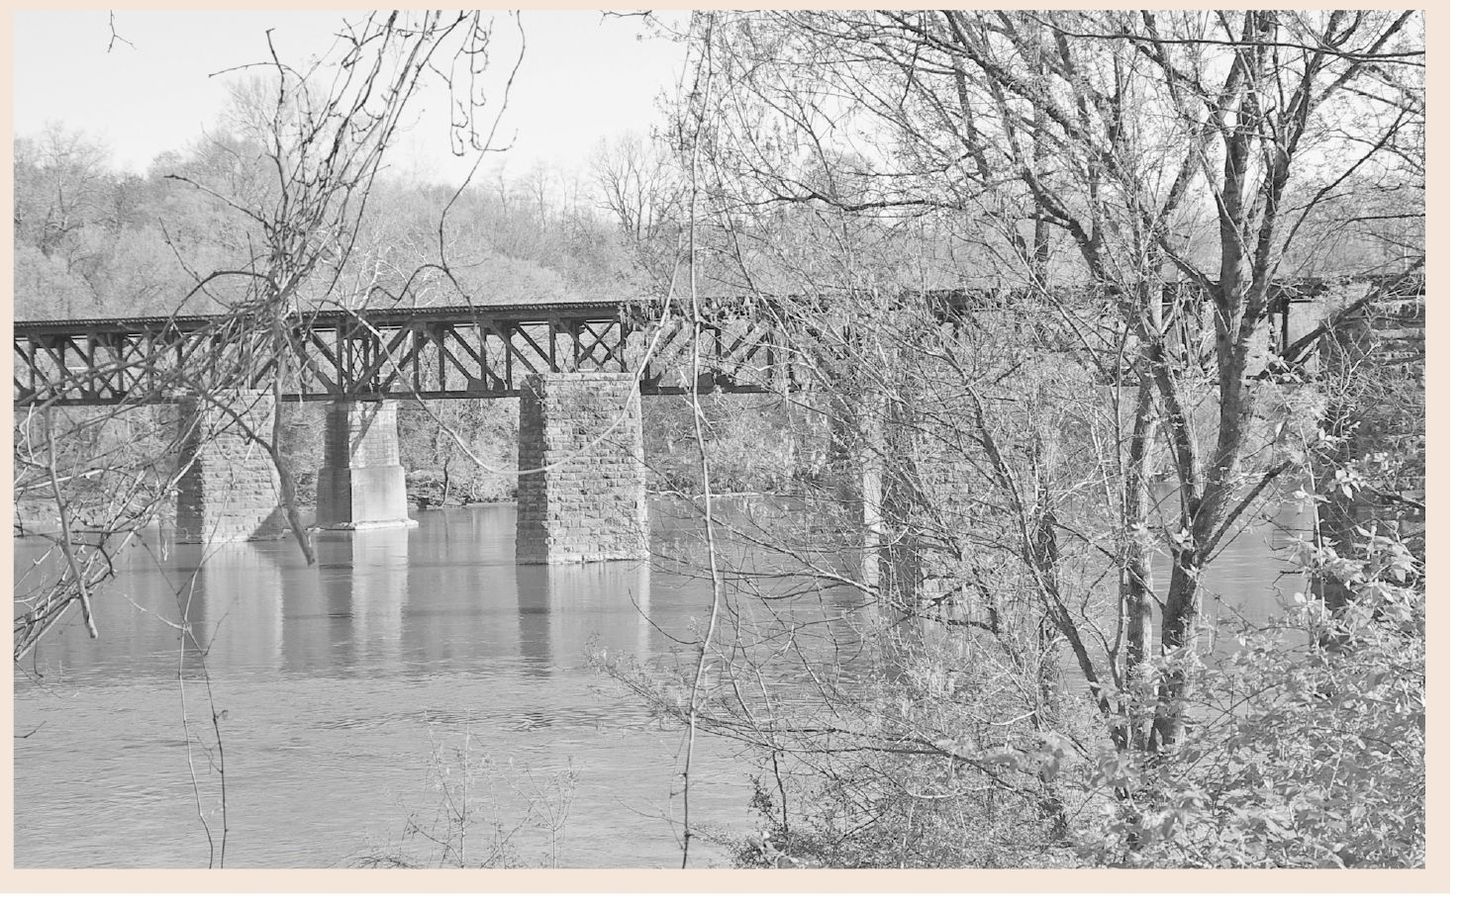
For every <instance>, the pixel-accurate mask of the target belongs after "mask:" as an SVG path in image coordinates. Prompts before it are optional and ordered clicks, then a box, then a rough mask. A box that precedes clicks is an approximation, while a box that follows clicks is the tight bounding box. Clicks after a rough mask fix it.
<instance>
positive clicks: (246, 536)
mask: <svg viewBox="0 0 1463 903" xmlns="http://www.w3.org/2000/svg"><path fill="white" fill-rule="evenodd" d="M273 418H274V400H273V398H272V397H271V396H269V395H264V394H258V393H246V392H240V393H235V394H233V395H231V396H229V397H227V398H215V399H213V400H211V401H205V400H203V399H197V398H188V399H183V400H182V401H180V402H179V403H178V429H179V430H180V438H179V456H178V466H179V467H181V468H183V472H182V474H181V476H180V477H179V479H178V499H177V509H176V515H175V520H174V539H175V541H176V542H180V543H214V542H240V541H246V540H268V539H278V538H279V537H281V536H283V535H284V533H285V530H286V527H287V525H286V521H285V516H284V509H283V508H282V507H281V505H280V494H279V475H278V473H277V472H276V471H275V468H274V462H272V461H271V460H270V458H269V455H268V453H266V452H265V450H264V447H263V446H262V445H260V444H259V443H258V441H257V440H256V438H254V437H256V436H263V437H268V436H269V435H270V432H271V428H272V425H273ZM251 433H252V434H253V435H252V436H251Z"/></svg>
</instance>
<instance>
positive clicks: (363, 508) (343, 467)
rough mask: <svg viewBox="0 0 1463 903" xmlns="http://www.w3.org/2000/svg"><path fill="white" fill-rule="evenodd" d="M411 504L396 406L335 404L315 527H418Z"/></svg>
mask: <svg viewBox="0 0 1463 903" xmlns="http://www.w3.org/2000/svg"><path fill="white" fill-rule="evenodd" d="M406 504H407V503H406V470H405V469H404V468H402V466H401V448H400V444H399V442H398V440H397V436H396V402H394V401H334V402H331V403H330V408H329V410H328V411H326V414H325V463H324V465H323V466H322V467H321V468H320V475H319V478H318V480H317V481H316V491H315V506H316V507H315V526H316V527H317V528H319V529H322V530H363V529H368V528H371V527H400V526H412V525H414V524H415V523H416V522H415V521H413V520H412V519H411V518H410V517H408V516H407V506H406Z"/></svg>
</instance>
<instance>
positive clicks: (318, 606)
mask: <svg viewBox="0 0 1463 903" xmlns="http://www.w3.org/2000/svg"><path fill="white" fill-rule="evenodd" d="M653 511H655V512H656V514H655V517H654V519H653V524H652V532H653V534H654V535H655V537H656V539H657V541H658V542H659V543H661V544H662V545H664V544H666V543H672V542H674V541H676V538H677V537H680V536H683V535H684V526H685V525H684V524H683V523H681V522H679V521H678V520H677V519H676V518H674V517H671V516H670V515H668V514H666V513H665V512H664V511H663V510H661V509H660V507H659V506H654V505H653ZM417 518H418V520H419V524H420V525H419V526H418V527H416V528H412V529H405V528H389V529H379V530H371V531H361V532H357V533H333V534H320V535H319V536H318V537H317V546H316V547H317V550H318V555H319V559H320V561H319V565H318V566H317V567H309V566H307V565H306V564H305V563H304V561H303V558H302V556H301V554H300V552H299V550H298V548H296V547H295V546H294V545H293V544H292V543H291V542H289V541H280V542H257V543H238V544H231V545H225V546H217V547H211V548H205V547H201V546H188V545H178V546H172V545H169V544H168V543H167V542H166V538H165V537H163V536H161V535H158V534H157V533H150V534H148V536H147V539H148V541H147V542H146V543H139V544H137V545H136V546H134V547H133V548H131V549H129V551H128V553H127V554H125V555H124V556H122V558H121V561H120V574H119V576H118V578H117V579H116V580H115V581H114V582H113V583H112V584H111V585H110V586H109V587H108V589H107V590H106V592H105V595H104V597H102V598H100V599H98V600H97V604H96V605H95V609H96V621H97V627H98V630H99V631H100V634H101V636H100V638H99V639H97V640H92V639H89V638H88V637H87V636H86V633H85V631H84V630H83V629H82V628H81V625H80V624H78V623H72V624H69V625H66V626H65V627H63V628H62V629H60V630H58V631H57V632H56V633H54V634H53V635H52V637H50V638H47V639H46V640H44V641H43V642H42V644H41V646H40V648H39V650H38V652H37V655H36V656H35V658H34V660H32V659H29V658H28V659H27V660H26V664H25V667H24V668H17V669H16V671H15V732H16V734H17V739H16V741H15V775H16V778H15V864H16V866H17V867H21V868H30V867H61V868H76V867H126V866H143V867H203V866H206V865H208V862H209V855H210V841H209V834H210V833H211V835H212V841H213V848H214V851H215V852H217V847H218V845H219V842H220V840H221V835H222V815H223V814H224V813H226V814H227V820H228V834H227V850H226V858H225V862H226V864H227V865H229V866H233V867H270V868H289V867H310V868H330V867H349V866H360V865H366V864H371V863H373V862H374V863H377V864H381V863H399V862H403V861H410V862H415V863H418V864H423V865H426V864H435V863H437V862H438V861H440V858H441V856H442V854H443V853H444V851H455V850H456V849H457V848H458V846H459V844H458V841H456V840H446V839H445V838H444V835H443V832H444V830H446V829H448V828H450V827H451V819H448V818H447V817H446V812H447V807H446V806H445V805H444V799H445V798H447V797H450V798H451V800H453V801H454V802H458V801H461V800H463V799H467V800H469V801H470V802H471V805H472V807H473V808H472V814H471V817H470V819H468V821H467V822H466V824H468V825H469V826H470V829H471V830H470V832H469V833H468V835H467V837H466V842H465V843H464V844H461V846H463V847H464V848H465V851H466V853H467V858H468V859H469V862H470V864H478V863H480V862H483V861H485V860H486V861H488V862H489V863H490V864H520V865H527V866H541V865H553V866H558V867H641V868H658V867H677V866H679V865H680V861H681V854H680V848H679V844H678V838H679V835H680V832H681V826H680V819H681V797H680V783H681V778H680V771H681V768H682V762H683V759H684V755H685V747H684V742H685V733H684V731H683V730H681V729H678V728H676V727H675V726H674V725H671V724H666V723H662V722H660V721H659V720H657V718H656V717H655V716H653V715H652V714H651V712H650V711H649V710H648V708H647V706H646V705H644V704H643V703H642V702H641V701H640V700H639V699H638V698H636V697H634V696H633V695H631V694H630V693H628V692H627V691H626V690H624V689H623V687H622V686H621V685H620V684H619V683H618V682H617V681H616V680H614V679H613V678H611V677H609V676H607V675H606V674H605V673H604V671H603V669H602V668H600V667H597V666H596V664H595V661H594V656H596V655H598V654H600V653H604V654H608V655H609V656H610V657H611V658H617V659H620V660H622V661H626V662H632V663H641V664H647V665H650V666H652V667H654V666H658V665H668V664H671V663H672V660H673V659H675V658H676V657H680V659H681V661H682V662H684V661H686V658H687V656H688V655H689V654H690V652H689V649H690V647H689V646H688V645H687V644H686V643H685V640H686V639H688V638H694V637H695V636H697V635H698V632H699V630H700V629H701V625H703V624H704V623H705V619H706V616H707V614H708V612H709V605H710V592H709V588H708V585H707V584H706V583H705V582H704V581H701V580H698V579H695V578H690V577H685V576H679V575H677V574H674V573H669V572H668V571H667V569H665V568H663V567H660V566H656V565H650V564H641V563H608V564H598V565H582V566H532V567H518V566H515V564H514V562H513V537H514V509H513V507H512V506H511V505H486V506H478V507H471V508H463V509H450V510H445V511H429V512H420V513H419V514H418V515H417ZM1270 544H1273V539H1271V538H1270V537H1268V536H1267V537H1264V538H1262V537H1259V536H1248V535H1247V536H1243V537H1241V539H1240V540H1239V542H1238V543H1237V544H1236V548H1234V549H1231V550H1230V552H1229V553H1228V554H1227V555H1226V556H1225V558H1224V559H1223V560H1222V561H1221V563H1220V568H1219V570H1218V572H1217V573H1216V574H1215V586H1216V587H1217V589H1216V591H1215V592H1214V593H1213V594H1212V595H1213V597H1214V598H1217V599H1219V600H1220V601H1222V600H1223V598H1224V597H1225V595H1226V594H1228V595H1230V596H1231V597H1233V598H1243V599H1260V600H1262V606H1261V607H1266V606H1268V604H1269V602H1264V601H1263V600H1273V598H1274V596H1275V593H1276V592H1277V591H1285V592H1289V591H1292V589H1293V588H1292V587H1290V586H1288V585H1286V582H1285V581H1282V582H1281V585H1280V586H1279V587H1278V588H1277V586H1276V581H1275V574H1276V573H1277V572H1278V566H1277V562H1275V561H1274V560H1273V558H1271V559H1269V560H1266V559H1267V558H1269V556H1270V552H1269V545H1270ZM43 549H44V545H43V544H42V543H40V542H39V541H36V540H28V539H20V540H16V542H15V559H16V567H17V572H18V573H21V572H23V569H24V567H25V566H26V564H28V562H29V561H30V560H31V559H32V558H34V557H35V556H36V555H37V554H39V553H40V552H41V551H42V550H43ZM785 604H786V605H787V606H788V610H789V611H790V612H792V613H793V614H794V615H796V616H798V617H800V618H802V619H805V620H818V621H820V622H822V623H825V624H826V623H830V622H831V623H834V624H835V626H836V627H837V625H839V624H841V623H842V622H847V623H846V625H844V626H843V627H840V628H838V629H836V630H835V638H836V634H837V633H838V632H839V630H842V632H844V633H846V634H847V635H849V636H854V635H855V634H856V633H857V626H858V625H857V623H856V622H857V621H858V619H859V618H860V617H862V615H863V613H864V612H865V609H864V608H863V606H861V605H860V604H859V603H858V602H857V601H856V600H853V599H850V598H848V597H847V596H839V595H837V594H831V595H830V594H820V595H817V596H813V595H808V596H805V597H802V598H792V599H789V600H788V601H787V602H786V603H785ZM184 608H186V612H183V611H182V609H184ZM1249 613H1250V614H1252V615H1254V614H1257V611H1255V610H1251V611H1250V612H1249ZM184 620H186V621H187V623H188V625H189V629H190V630H191V631H192V636H193V639H194V641H195V642H197V643H198V644H199V645H201V646H204V647H206V648H207V649H208V650H209V651H208V655H207V656H206V659H200V657H199V656H197V655H181V656H180V637H181V631H180V629H179V627H178V626H175V625H177V624H179V623H180V622H182V621H184ZM829 654H830V657H836V655H837V650H836V649H833V650H832V651H831V652H830V653H829ZM200 660H203V661H206V664H207V675H208V681H207V683H206V684H205V682H204V680H203V671H202V669H201V667H200ZM209 691H211V693H212V697H213V707H212V709H210V705H209V700H208V695H207V694H208V692H209ZM214 710H216V711H218V712H219V714H220V717H219V720H218V721H217V725H218V733H219V736H220V737H221V738H222V751H223V756H224V760H223V761H224V772H225V775H226V781H225V782H224V784H223V789H224V792H225V793H226V794H227V804H226V806H224V805H222V804H221V800H220V795H219V781H218V777H217V774H216V773H215V772H212V771H211V766H212V764H213V763H212V759H211V757H212V756H214V755H216V754H217V753H216V747H217V745H218V744H217V742H216V739H215V737H214V728H213V722H212V720H211V711H214ZM185 712H186V718H185ZM23 735H28V736H23ZM185 737H191V738H193V739H194V742H192V743H189V742H185ZM190 753H191V775H192V777H190ZM696 758H697V767H696V769H695V771H694V775H695V782H694V785H693V790H692V804H693V805H692V820H693V822H694V823H695V824H696V825H697V826H698V828H699V829H701V830H704V832H705V833H706V835H707V836H713V835H715V836H722V837H731V838H735V837H738V836H744V835H745V834H746V833H747V832H749V831H751V830H753V829H754V827H755V823H754V819H753V817H752V815H751V814H750V812H749V811H748V801H749V798H750V795H751V791H750V787H751V785H750V776H751V774H752V773H753V772H754V771H756V763H755V762H753V761H751V760H749V759H743V758H739V750H738V749H737V748H736V747H734V746H733V745H731V744H730V743H728V742H726V741H722V740H719V739H717V738H714V737H709V736H705V735H703V736H701V737H700V738H698V741H697V747H696ZM464 762H466V763H468V765H467V767H464ZM571 785H572V790H571V791H569V792H566V788H568V787H570V786H571ZM444 786H445V787H446V794H447V797H444V790H443V787H444ZM195 787H196V788H197V790H196V792H195ZM464 788H466V790H465V792H464ZM200 810H201V813H202V817H200ZM204 822H207V823H208V830H207V832H206V831H205V827H204ZM411 825H416V826H418V827H419V828H421V829H422V831H419V832H412V831H409V830H408V827H409V826H411ZM510 833H511V836H507V837H506V840H505V835H509V834H510ZM427 834H432V835H433V836H437V837H438V838H439V839H442V841H443V842H441V843H436V842H433V841H431V840H429V839H428V838H427V836H426V835H427ZM498 841H504V842H502V843H497V842H498ZM495 844H497V845H496V846H495ZM495 850H496V852H495ZM449 861H451V857H450V856H449ZM729 862H730V854H729V852H728V849H727V847H726V846H725V845H723V844H717V843H715V842H712V841H709V840H698V841H697V842H696V843H694V844H693V846H692V855H691V864H692V865H693V866H722V865H727V864H729Z"/></svg>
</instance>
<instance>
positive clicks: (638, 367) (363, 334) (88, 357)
mask: <svg viewBox="0 0 1463 903" xmlns="http://www.w3.org/2000/svg"><path fill="white" fill-rule="evenodd" d="M1341 283H1344V284H1346V285H1352V286H1353V287H1355V288H1361V289H1362V290H1363V291H1366V290H1367V289H1368V288H1370V289H1374V290H1376V291H1378V292H1381V293H1382V294H1385V295H1387V296H1388V297H1413V298H1420V297H1421V294H1422V291H1423V284H1422V277H1421V274H1417V275H1415V276H1400V277H1375V278H1371V279H1358V280H1320V279H1306V280H1295V281H1291V282H1289V283H1286V284H1283V285H1277V286H1276V288H1275V290H1274V291H1273V293H1272V297H1271V302H1270V311H1269V315H1270V319H1271V324H1272V336H1273V339H1274V341H1275V342H1276V343H1277V349H1284V348H1287V347H1289V346H1290V343H1291V342H1292V340H1293V339H1295V338H1297V336H1293V335H1292V324H1291V307H1292V305H1293V304H1296V303H1307V302H1310V301H1313V300H1315V299H1316V298H1318V297H1320V296H1322V295H1324V294H1325V293H1327V292H1328V291H1331V290H1333V289H1335V288H1336V287H1337V286H1338V284H1341ZM1023 297H1024V296H1022V295H1019V294H1016V293H1011V292H998V291H994V290H992V291H937V292H921V293H917V294H912V295H910V296H907V297H901V298H897V299H884V301H883V302H881V303H891V304H892V306H893V308H895V309H898V310H902V311H905V312H907V313H911V314H914V315H916V316H915V318H914V319H915V321H916V323H917V324H923V325H921V326H919V328H922V329H946V328H949V329H955V330H960V329H963V328H965V326H964V324H967V323H971V322H974V321H976V320H978V319H979V317H982V316H987V315H993V314H997V313H998V312H999V311H1000V310H1002V309H1003V308H1006V307H1009V306H1014V305H1018V304H1021V303H1023V300H1022V299H1023ZM1027 300H1029V299H1027ZM1165 300H1166V303H1182V302H1181V301H1180V299H1179V297H1178V295H1175V297H1174V298H1172V299H1169V298H1167V296H1166V298H1165ZM778 303H779V302H774V301H770V300H760V301H756V300H751V299H706V300H704V301H703V302H702V303H701V304H700V305H698V309H699V321H697V322H699V327H700V328H699V329H698V328H697V323H696V322H693V319H692V317H691V311H690V310H688V309H686V307H687V306H686V305H685V304H684V303H681V302H677V304H676V305H672V307H671V308H670V309H668V310H667V309H666V308H665V307H664V306H663V305H660V304H656V303H652V302H636V301H625V302H605V303H586V304H562V303H551V304H526V305H511V306H473V307H431V308H393V309H381V310H376V309H372V310H363V311H348V310H340V309H336V310H331V309H323V310H318V311H313V312H310V313H308V314H295V315H291V316H287V317H279V316H277V315H275V314H274V313H273V312H271V311H263V312H260V313H258V314H257V315H255V316H250V315H249V314H248V313H247V312H246V313H239V314H232V315H216V316H178V317H139V318H129V319H110V320H107V319H97V320H69V321H59V320H57V321H23V322H16V323H15V364H14V369H15V377H14V378H15V401H14V403H15V404H16V405H19V406H30V405H40V404H58V405H115V404H152V403H158V402H166V401H171V400H174V399H176V398H177V397H180V396H183V395H187V394H190V393H193V392H197V391H200V390H202V391H209V390H218V389H221V388H233V389H260V390H263V389H265V388H271V387H273V386H274V385H275V382H276V381H278V385H279V388H280V395H281V397H282V398H283V399H284V400H288V401H323V400H334V399H348V398H355V399H360V398H395V399H411V398H421V399H434V398H505V397H510V396H515V395H517V394H518V393H519V389H520V387H521V386H522V383H523V379H524V377H526V376H530V375H533V374H538V373H572V372H582V371H597V372H605V371H610V372H622V373H623V372H638V373H639V375H640V389H641V392H642V393H643V394H650V395H668V394H684V393H687V392H691V391H695V392H698V393H704V392H710V391H722V392H732V393H737V392H782V391H787V390H789V389H791V388H794V387H796V386H798V385H800V384H806V383H807V382H809V381H810V380H811V373H810V370H811V369H812V368H814V367H816V366H819V364H818V362H816V361H813V360H810V359H808V357H807V355H808V353H809V352H808V348H809V347H810V346H819V345H821V346H823V347H822V348H821V349H820V350H819V351H818V352H816V353H817V354H819V355H822V356H823V357H825V358H827V359H828V360H832V359H836V358H837V356H838V355H839V353H840V346H845V345H848V344H850V343H853V342H856V341H857V333H858V331H859V329H860V323H859V321H858V320H857V319H850V318H849V316H848V315H847V312H846V311H845V315H844V319H843V321H842V323H841V324H834V323H826V324H825V323H823V322H821V321H820V319H819V314H818V311H819V310H820V309H825V308H820V306H819V304H820V302H819V301H818V300H817V299H806V298H804V299H791V300H790V301H789V300H786V299H785V300H784V301H782V302H781V303H782V304H783V306H782V307H779V306H778ZM1087 303H1090V304H1097V305H1099V306H1100V305H1101V301H1100V300H1094V299H1091V298H1089V300H1088V302H1087ZM794 310H795V311H797V312H798V316H797V317H796V318H795V319H796V320H797V321H798V322H797V324H796V325H790V324H789V322H788V320H789V318H788V317H786V316H785V314H786V313H788V312H790V311H794ZM793 329H796V330H797V331H798V333H799V335H798V336H797V337H796V341H793V340H792V338H793V337H792V336H791V335H790V332H791V330H793ZM824 363H826V361H824Z"/></svg>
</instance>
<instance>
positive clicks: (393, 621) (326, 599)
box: [312, 526, 411, 670]
mask: <svg viewBox="0 0 1463 903" xmlns="http://www.w3.org/2000/svg"><path fill="white" fill-rule="evenodd" d="M410 532H411V531H410V528H409V527H404V526H401V527H379V528H376V529H373V530H362V531H359V532H333V531H330V532H322V533H319V534H317V535H316V537H315V555H316V559H317V563H316V574H317V578H318V581H319V598H320V606H321V609H322V611H323V614H324V628H325V629H324V630H323V631H322V632H321V633H320V635H319V638H318V639H319V640H320V641H321V642H323V643H325V644H327V645H326V648H325V649H323V650H321V651H323V652H324V653H325V654H324V656H323V658H326V659H328V660H329V661H330V663H331V665H332V667H336V668H345V669H350V670H354V669H355V668H356V667H357V666H365V667H367V668H383V667H394V666H396V665H399V664H400V662H401V632H402V631H401V624H402V612H403V610H404V608H405V605H406V600H407V592H408V579H407V574H408V562H409V560H410V539H409V537H410ZM312 658H314V659H315V660H316V661H319V660H320V659H321V658H322V656H320V655H319V653H318V652H317V653H316V655H315V656H312Z"/></svg>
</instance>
